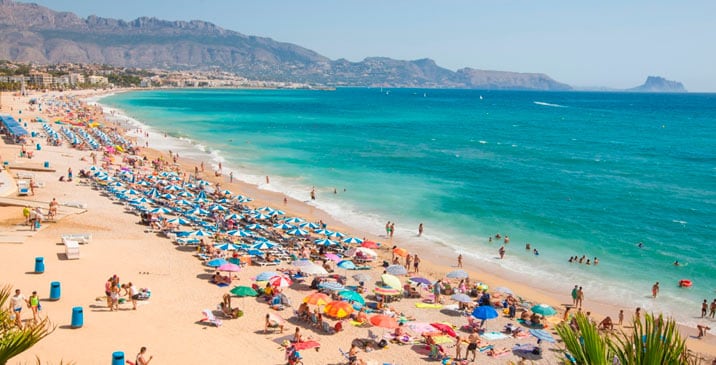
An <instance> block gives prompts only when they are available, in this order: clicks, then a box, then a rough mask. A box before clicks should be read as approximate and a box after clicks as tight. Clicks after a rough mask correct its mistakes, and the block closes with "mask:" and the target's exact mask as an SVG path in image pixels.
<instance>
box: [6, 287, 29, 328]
mask: <svg viewBox="0 0 716 365" xmlns="http://www.w3.org/2000/svg"><path fill="white" fill-rule="evenodd" d="M25 305H28V306H29V305H30V302H29V301H28V300H27V299H26V298H25V296H24V295H22V293H21V292H20V289H15V295H13V296H12V298H10V306H11V307H12V312H13V313H15V325H17V327H18V328H19V329H22V307H24V306H25Z"/></svg>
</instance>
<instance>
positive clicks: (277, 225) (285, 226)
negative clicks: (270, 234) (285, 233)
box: [273, 223, 294, 230]
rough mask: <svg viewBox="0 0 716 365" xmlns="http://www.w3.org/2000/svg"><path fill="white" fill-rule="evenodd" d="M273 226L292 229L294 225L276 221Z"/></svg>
mask: <svg viewBox="0 0 716 365" xmlns="http://www.w3.org/2000/svg"><path fill="white" fill-rule="evenodd" d="M273 228H277V229H283V230H286V229H293V228H294V226H292V225H290V224H286V223H276V224H274V225H273Z"/></svg>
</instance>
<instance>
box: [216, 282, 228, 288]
mask: <svg viewBox="0 0 716 365" xmlns="http://www.w3.org/2000/svg"><path fill="white" fill-rule="evenodd" d="M216 286H218V287H219V288H224V287H227V286H229V284H227V283H218V284H216Z"/></svg>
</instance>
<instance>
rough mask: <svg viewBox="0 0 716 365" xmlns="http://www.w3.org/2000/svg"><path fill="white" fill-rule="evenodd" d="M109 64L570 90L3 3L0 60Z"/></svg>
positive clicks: (221, 32) (318, 80)
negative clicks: (347, 58)
mask: <svg viewBox="0 0 716 365" xmlns="http://www.w3.org/2000/svg"><path fill="white" fill-rule="evenodd" d="M2 59H6V60H10V61H15V62H25V63H38V64H58V63H79V64H107V65H112V66H118V67H138V68H147V69H151V68H160V69H168V70H222V71H228V72H234V73H236V74H238V75H240V76H243V77H246V78H249V79H254V80H269V81H287V82H300V83H309V84H318V85H327V86H359V87H415V88H468V89H500V90H507V89H518V90H544V91H553V90H560V91H561V90H571V87H570V86H569V85H566V84H563V83H559V82H557V81H555V80H553V79H551V78H550V77H549V76H547V75H544V74H536V73H515V72H503V71H485V70H475V69H471V68H464V69H461V70H458V71H457V72H455V71H452V70H448V69H446V68H443V67H440V66H438V65H437V64H436V63H435V61H433V60H431V59H427V58H426V59H419V60H411V61H406V60H395V59H391V58H387V57H369V58H366V59H364V60H362V61H359V62H351V61H348V60H345V59H338V60H331V59H329V58H327V57H325V56H322V55H320V54H318V53H317V52H315V51H312V50H310V49H306V48H303V47H301V46H298V45H295V44H291V43H285V42H278V41H275V40H273V39H271V38H264V37H256V36H250V35H244V34H241V33H238V32H234V31H230V30H226V29H223V28H221V27H219V26H216V25H214V24H211V23H208V22H204V21H200V20H192V21H166V20H160V19H156V18H148V17H141V18H137V19H135V20H132V21H124V20H118V19H110V18H101V17H97V16H94V15H93V16H89V17H87V18H80V17H78V16H77V15H75V14H73V13H70V12H57V11H54V10H51V9H48V8H46V7H43V6H40V5H37V4H30V3H19V2H15V1H12V0H0V60H2Z"/></svg>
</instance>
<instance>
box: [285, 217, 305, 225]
mask: <svg viewBox="0 0 716 365" xmlns="http://www.w3.org/2000/svg"><path fill="white" fill-rule="evenodd" d="M283 222H284V223H288V224H291V223H301V222H303V219H301V218H298V217H291V218H286V219H284V220H283Z"/></svg>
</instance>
